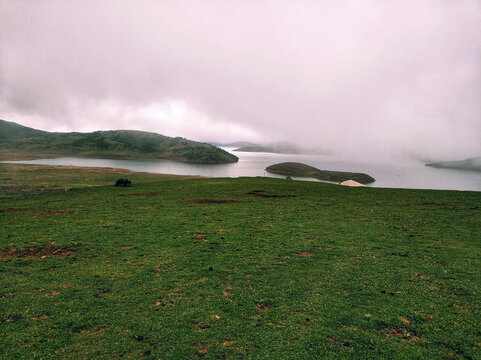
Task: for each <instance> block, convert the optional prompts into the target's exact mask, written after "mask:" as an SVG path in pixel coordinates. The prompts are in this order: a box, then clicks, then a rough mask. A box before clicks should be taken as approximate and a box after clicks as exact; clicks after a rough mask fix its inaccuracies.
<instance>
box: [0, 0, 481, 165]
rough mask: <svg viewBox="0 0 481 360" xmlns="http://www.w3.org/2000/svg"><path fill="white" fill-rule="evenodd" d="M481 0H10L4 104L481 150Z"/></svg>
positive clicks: (346, 140)
mask: <svg viewBox="0 0 481 360" xmlns="http://www.w3.org/2000/svg"><path fill="white" fill-rule="evenodd" d="M480 18H481V2H479V1H475V0H472V1H462V0H460V1H450V0H444V1H443V0H432V1H422V0H421V1H415V2H414V1H412V2H400V1H382V2H381V1H374V0H373V1H362V2H361V1H355V0H352V1H328V0H326V1H317V2H316V1H263V2H258V1H242V2H226V1H222V0H219V1H203V2H198V1H139V2H136V3H135V5H134V4H132V2H130V1H120V0H117V1H102V2H100V1H85V0H84V1H65V0H59V1H27V0H26V1H16V0H11V1H8V0H4V1H2V2H1V3H0V118H3V119H5V120H11V121H17V122H20V123H22V124H24V125H27V126H33V127H36V128H41V129H45V130H60V131H74V130H75V131H87V130H94V129H117V128H132V129H140V130H148V131H155V132H159V133H163V134H166V135H171V136H184V137H188V138H192V139H198V140H204V141H206V140H217V141H233V140H253V141H276V140H292V141H294V142H298V143H300V144H308V145H309V146H316V147H321V148H328V149H331V150H333V151H347V152H358V151H361V152H369V153H370V154H376V155H378V154H391V155H399V154H408V155H417V156H424V157H431V158H446V157H449V158H456V157H460V156H474V155H477V154H480V153H481V101H480V99H481V22H480V21H479V19H480Z"/></svg>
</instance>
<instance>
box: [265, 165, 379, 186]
mask: <svg viewBox="0 0 481 360" xmlns="http://www.w3.org/2000/svg"><path fill="white" fill-rule="evenodd" d="M266 171H267V172H270V173H273V174H279V175H288V176H302V177H312V178H316V179H319V180H322V181H332V182H342V181H346V180H354V181H357V182H359V183H361V184H369V183H372V182H374V181H375V179H374V178H373V177H371V176H369V175H367V174H364V173H354V172H347V171H330V170H319V169H317V168H315V167H312V166H309V165H306V164H302V163H297V162H284V163H280V164H275V165H271V166H268V167H267V168H266Z"/></svg>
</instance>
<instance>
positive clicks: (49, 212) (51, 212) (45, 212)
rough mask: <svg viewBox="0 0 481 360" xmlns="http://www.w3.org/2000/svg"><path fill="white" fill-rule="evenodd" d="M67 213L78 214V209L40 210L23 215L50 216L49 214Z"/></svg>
mask: <svg viewBox="0 0 481 360" xmlns="http://www.w3.org/2000/svg"><path fill="white" fill-rule="evenodd" d="M67 214H78V211H73V210H59V211H41V212H37V213H25V214H24V215H27V216H33V215H41V216H50V215H67Z"/></svg>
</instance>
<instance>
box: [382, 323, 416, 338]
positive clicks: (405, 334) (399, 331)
mask: <svg viewBox="0 0 481 360" xmlns="http://www.w3.org/2000/svg"><path fill="white" fill-rule="evenodd" d="M381 333H382V335H384V337H386V338H388V339H391V338H396V337H399V338H403V339H408V340H417V339H419V336H418V335H417V334H416V332H415V331H414V330H410V329H408V328H407V327H405V326H402V327H390V328H387V329H384V330H381Z"/></svg>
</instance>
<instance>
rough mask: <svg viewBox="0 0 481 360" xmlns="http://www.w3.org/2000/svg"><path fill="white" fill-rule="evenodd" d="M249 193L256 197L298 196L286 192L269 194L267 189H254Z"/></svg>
mask: <svg viewBox="0 0 481 360" xmlns="http://www.w3.org/2000/svg"><path fill="white" fill-rule="evenodd" d="M247 195H250V196H254V197H261V198H288V197H297V195H291V194H285V195H279V194H268V193H267V192H266V191H265V190H252V191H249V192H248V193H247Z"/></svg>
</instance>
